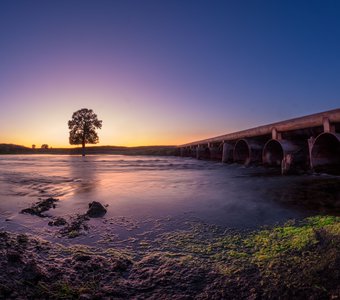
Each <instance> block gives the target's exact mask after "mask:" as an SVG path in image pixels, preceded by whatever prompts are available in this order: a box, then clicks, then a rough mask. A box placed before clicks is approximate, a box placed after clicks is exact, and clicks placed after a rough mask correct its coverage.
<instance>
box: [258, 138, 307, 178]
mask: <svg viewBox="0 0 340 300" xmlns="http://www.w3.org/2000/svg"><path fill="white" fill-rule="evenodd" d="M303 148H304V147H303V145H301V144H300V143H294V142H292V141H287V140H278V139H271V140H269V141H268V142H267V143H266V144H265V145H264V147H263V152H262V162H263V164H264V165H266V166H272V167H281V173H282V174H287V173H289V172H290V171H292V168H293V167H297V166H299V165H301V164H302V163H303V161H305V160H306V158H307V155H306V154H305V153H304V151H303ZM305 148H306V147H305Z"/></svg>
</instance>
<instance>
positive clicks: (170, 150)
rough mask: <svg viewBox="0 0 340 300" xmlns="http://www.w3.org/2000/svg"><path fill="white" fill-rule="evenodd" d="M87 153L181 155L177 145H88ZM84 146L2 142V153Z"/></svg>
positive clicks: (76, 150) (68, 151) (56, 151)
mask: <svg viewBox="0 0 340 300" xmlns="http://www.w3.org/2000/svg"><path fill="white" fill-rule="evenodd" d="M86 149H87V154H92V155H96V154H114V155H160V156H173V155H179V149H178V148H177V147H176V146H141V147H123V146H92V147H87V148H86ZM81 153H82V148H79V147H77V148H53V149H52V148H49V149H41V148H40V149H39V148H36V149H32V148H28V147H24V146H19V145H13V144H0V154H66V155H73V154H81Z"/></svg>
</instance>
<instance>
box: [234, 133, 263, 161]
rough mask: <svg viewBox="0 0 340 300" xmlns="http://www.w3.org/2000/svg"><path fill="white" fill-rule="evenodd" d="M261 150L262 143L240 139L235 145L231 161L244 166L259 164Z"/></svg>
mask: <svg viewBox="0 0 340 300" xmlns="http://www.w3.org/2000/svg"><path fill="white" fill-rule="evenodd" d="M262 148H263V145H262V143H260V142H258V141H256V140H252V139H240V140H238V141H237V142H236V144H235V147H234V152H233V160H234V162H237V163H241V164H244V165H246V166H247V165H249V164H250V163H258V162H261V156H262Z"/></svg>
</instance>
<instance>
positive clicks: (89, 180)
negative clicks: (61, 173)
mask: <svg viewBox="0 0 340 300" xmlns="http://www.w3.org/2000/svg"><path fill="white" fill-rule="evenodd" d="M74 158H75V157H70V160H69V163H68V167H69V176H70V177H71V178H72V179H73V182H75V183H76V184H75V185H74V190H73V193H74V194H75V195H77V194H88V196H90V195H91V194H92V193H94V192H95V189H96V188H97V186H98V178H97V170H96V169H97V164H96V163H95V160H94V159H93V156H88V157H80V158H79V157H78V158H77V159H74Z"/></svg>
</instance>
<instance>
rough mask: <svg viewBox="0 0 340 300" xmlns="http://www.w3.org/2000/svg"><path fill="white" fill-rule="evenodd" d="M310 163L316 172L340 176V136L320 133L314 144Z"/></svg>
mask: <svg viewBox="0 0 340 300" xmlns="http://www.w3.org/2000/svg"><path fill="white" fill-rule="evenodd" d="M310 162H311V167H312V168H313V169H314V170H315V171H316V172H327V173H331V174H340V134H338V133H332V132H323V133H320V134H319V135H318V136H317V137H316V138H315V140H314V142H313V145H312V149H311V152H310Z"/></svg>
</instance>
